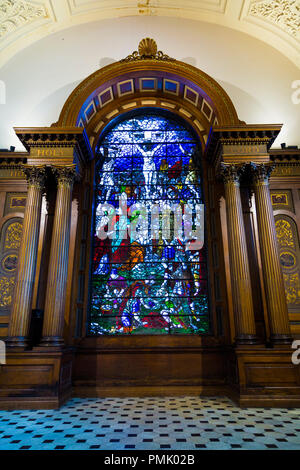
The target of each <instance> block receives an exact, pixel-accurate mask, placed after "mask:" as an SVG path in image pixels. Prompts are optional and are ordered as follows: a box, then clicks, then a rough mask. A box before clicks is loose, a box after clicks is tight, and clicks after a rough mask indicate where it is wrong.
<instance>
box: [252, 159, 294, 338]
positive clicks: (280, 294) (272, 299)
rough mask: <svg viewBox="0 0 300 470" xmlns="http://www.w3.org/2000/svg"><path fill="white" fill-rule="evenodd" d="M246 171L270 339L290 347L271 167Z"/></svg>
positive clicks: (254, 166) (266, 166)
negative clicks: (250, 186) (249, 176)
mask: <svg viewBox="0 0 300 470" xmlns="http://www.w3.org/2000/svg"><path fill="white" fill-rule="evenodd" d="M249 168H250V171H251V174H252V178H253V185H254V193H255V203H256V211H257V224H258V232H259V242H260V251H261V259H262V267H263V276H264V285H265V290H266V301H267V308H268V314H269V321H270V330H271V338H270V339H271V341H272V342H273V343H290V342H291V335H290V325H289V318H288V310H287V303H286V298H285V291H284V282H283V276H282V271H281V266H280V260H279V252H278V244H277V237H276V229H275V222H274V215H273V209H272V204H271V196H270V190H269V177H270V175H271V172H272V170H273V166H272V165H270V164H267V165H264V164H262V165H255V164H251V165H250V166H249Z"/></svg>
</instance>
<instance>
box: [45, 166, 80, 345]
mask: <svg viewBox="0 0 300 470" xmlns="http://www.w3.org/2000/svg"><path fill="white" fill-rule="evenodd" d="M54 172H55V174H56V177H57V197H56V205H55V214H54V224H53V233H52V241H51V252H50V262H49V271H48V279H47V291H46V301H45V313H44V324H43V338H42V342H41V345H42V346H62V345H63V343H64V341H63V328H64V313H65V301H66V287H67V274H68V261H69V260H68V258H69V242H70V225H71V203H72V188H73V180H74V175H75V169H74V165H71V166H68V167H61V168H59V167H55V170H54Z"/></svg>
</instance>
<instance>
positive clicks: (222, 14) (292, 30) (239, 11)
mask: <svg viewBox="0 0 300 470" xmlns="http://www.w3.org/2000/svg"><path fill="white" fill-rule="evenodd" d="M125 16H171V17H177V18H188V19H193V20H200V21H205V22H209V23H216V24H220V25H223V26H227V27H229V28H232V29H235V30H238V31H242V32H244V33H247V34H250V35H251V36H254V37H255V38H257V39H260V40H262V41H264V42H266V43H267V44H269V45H271V46H272V47H274V48H276V49H277V50H279V51H280V52H281V53H282V54H284V55H285V56H286V57H288V58H289V59H290V60H291V61H292V62H294V64H296V65H297V66H298V67H299V68H300V0H184V1H183V0H39V1H34V0H0V66H1V65H3V64H4V63H5V62H7V61H8V60H9V59H10V58H11V57H12V56H13V55H14V54H16V53H17V52H19V51H20V50H22V49H23V48H24V47H26V46H28V45H30V44H32V43H34V42H35V41H38V40H39V39H41V38H43V37H45V36H47V35H49V34H51V33H53V32H56V31H59V30H63V29H65V28H70V27H72V26H74V25H77V24H82V23H88V22H92V21H97V20H99V19H107V18H117V17H125Z"/></svg>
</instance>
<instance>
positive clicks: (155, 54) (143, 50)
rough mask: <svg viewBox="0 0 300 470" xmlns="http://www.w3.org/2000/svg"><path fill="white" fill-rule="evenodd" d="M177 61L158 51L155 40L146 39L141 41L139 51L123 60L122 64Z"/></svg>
mask: <svg viewBox="0 0 300 470" xmlns="http://www.w3.org/2000/svg"><path fill="white" fill-rule="evenodd" d="M144 59H153V60H175V59H172V58H171V57H169V56H168V55H166V54H164V53H163V52H162V51H158V50H157V44H156V42H155V41H154V39H151V38H144V39H142V40H141V41H140V43H139V47H138V51H134V52H133V53H132V54H130V55H128V56H127V57H125V59H122V60H121V62H130V61H133V60H144Z"/></svg>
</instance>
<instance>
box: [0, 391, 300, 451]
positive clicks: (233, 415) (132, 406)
mask: <svg viewBox="0 0 300 470" xmlns="http://www.w3.org/2000/svg"><path fill="white" fill-rule="evenodd" d="M0 449H1V450H4V449H5V450H13V449H22V450H24V449H30V450H35V449H45V450H50V449H66V450H67V449H78V450H87V449H102V450H124V449H126V450H130V449H131V450H133V449H145V450H161V449H166V450H167V449H171V450H197V449H266V450H267V449H293V450H294V449H297V450H300V409H295V408H293V409H275V408H274V409H261V408H257V409H253V408H251V409H250V408H249V409H244V410H243V409H240V408H238V407H236V406H235V405H233V403H232V402H230V401H229V400H228V399H226V398H198V397H177V398H165V397H163V398H159V397H155V398H150V397H149V398H103V399H102V398H91V399H79V398H74V399H72V400H70V401H69V402H68V403H67V404H66V405H65V406H63V407H62V408H61V409H60V410H50V411H49V410H30V411H27V410H26V411H0Z"/></svg>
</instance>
